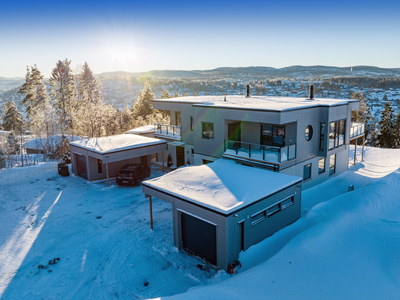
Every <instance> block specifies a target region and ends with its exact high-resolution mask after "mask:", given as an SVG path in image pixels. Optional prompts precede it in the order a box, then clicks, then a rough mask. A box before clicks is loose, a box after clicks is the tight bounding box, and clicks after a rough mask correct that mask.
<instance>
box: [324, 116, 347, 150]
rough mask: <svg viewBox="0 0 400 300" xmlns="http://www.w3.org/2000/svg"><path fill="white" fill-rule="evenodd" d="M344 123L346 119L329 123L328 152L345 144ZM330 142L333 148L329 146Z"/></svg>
mask: <svg viewBox="0 0 400 300" xmlns="http://www.w3.org/2000/svg"><path fill="white" fill-rule="evenodd" d="M346 123H347V122H346V119H342V120H337V121H333V122H329V136H328V137H329V150H332V149H335V148H339V147H341V146H343V145H345V144H346ZM341 136H342V138H340V137H341ZM332 140H333V146H331V141H332Z"/></svg>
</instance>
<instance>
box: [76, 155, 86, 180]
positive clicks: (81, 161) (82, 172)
mask: <svg viewBox="0 0 400 300" xmlns="http://www.w3.org/2000/svg"><path fill="white" fill-rule="evenodd" d="M75 161H76V169H77V172H78V174H77V175H78V176H80V177H83V178H85V179H87V167H86V156H84V155H79V154H76V153H75Z"/></svg>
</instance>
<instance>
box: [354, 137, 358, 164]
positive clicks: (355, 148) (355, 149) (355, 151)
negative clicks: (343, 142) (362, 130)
mask: <svg viewBox="0 0 400 300" xmlns="http://www.w3.org/2000/svg"><path fill="white" fill-rule="evenodd" d="M356 154H357V139H355V146H354V165H356Z"/></svg>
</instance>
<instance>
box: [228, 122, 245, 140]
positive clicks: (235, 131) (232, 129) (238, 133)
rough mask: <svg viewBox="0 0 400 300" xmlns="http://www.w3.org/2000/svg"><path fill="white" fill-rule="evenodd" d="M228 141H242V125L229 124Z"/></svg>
mask: <svg viewBox="0 0 400 300" xmlns="http://www.w3.org/2000/svg"><path fill="white" fill-rule="evenodd" d="M228 140H229V141H237V142H240V141H241V140H242V125H241V123H235V124H228Z"/></svg>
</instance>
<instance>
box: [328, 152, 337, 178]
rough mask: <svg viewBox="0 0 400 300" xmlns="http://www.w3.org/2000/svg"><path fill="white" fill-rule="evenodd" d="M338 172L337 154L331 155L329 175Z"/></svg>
mask: <svg viewBox="0 0 400 300" xmlns="http://www.w3.org/2000/svg"><path fill="white" fill-rule="evenodd" d="M335 173H336V154H333V155H331V157H330V158H329V175H333V174H335Z"/></svg>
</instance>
